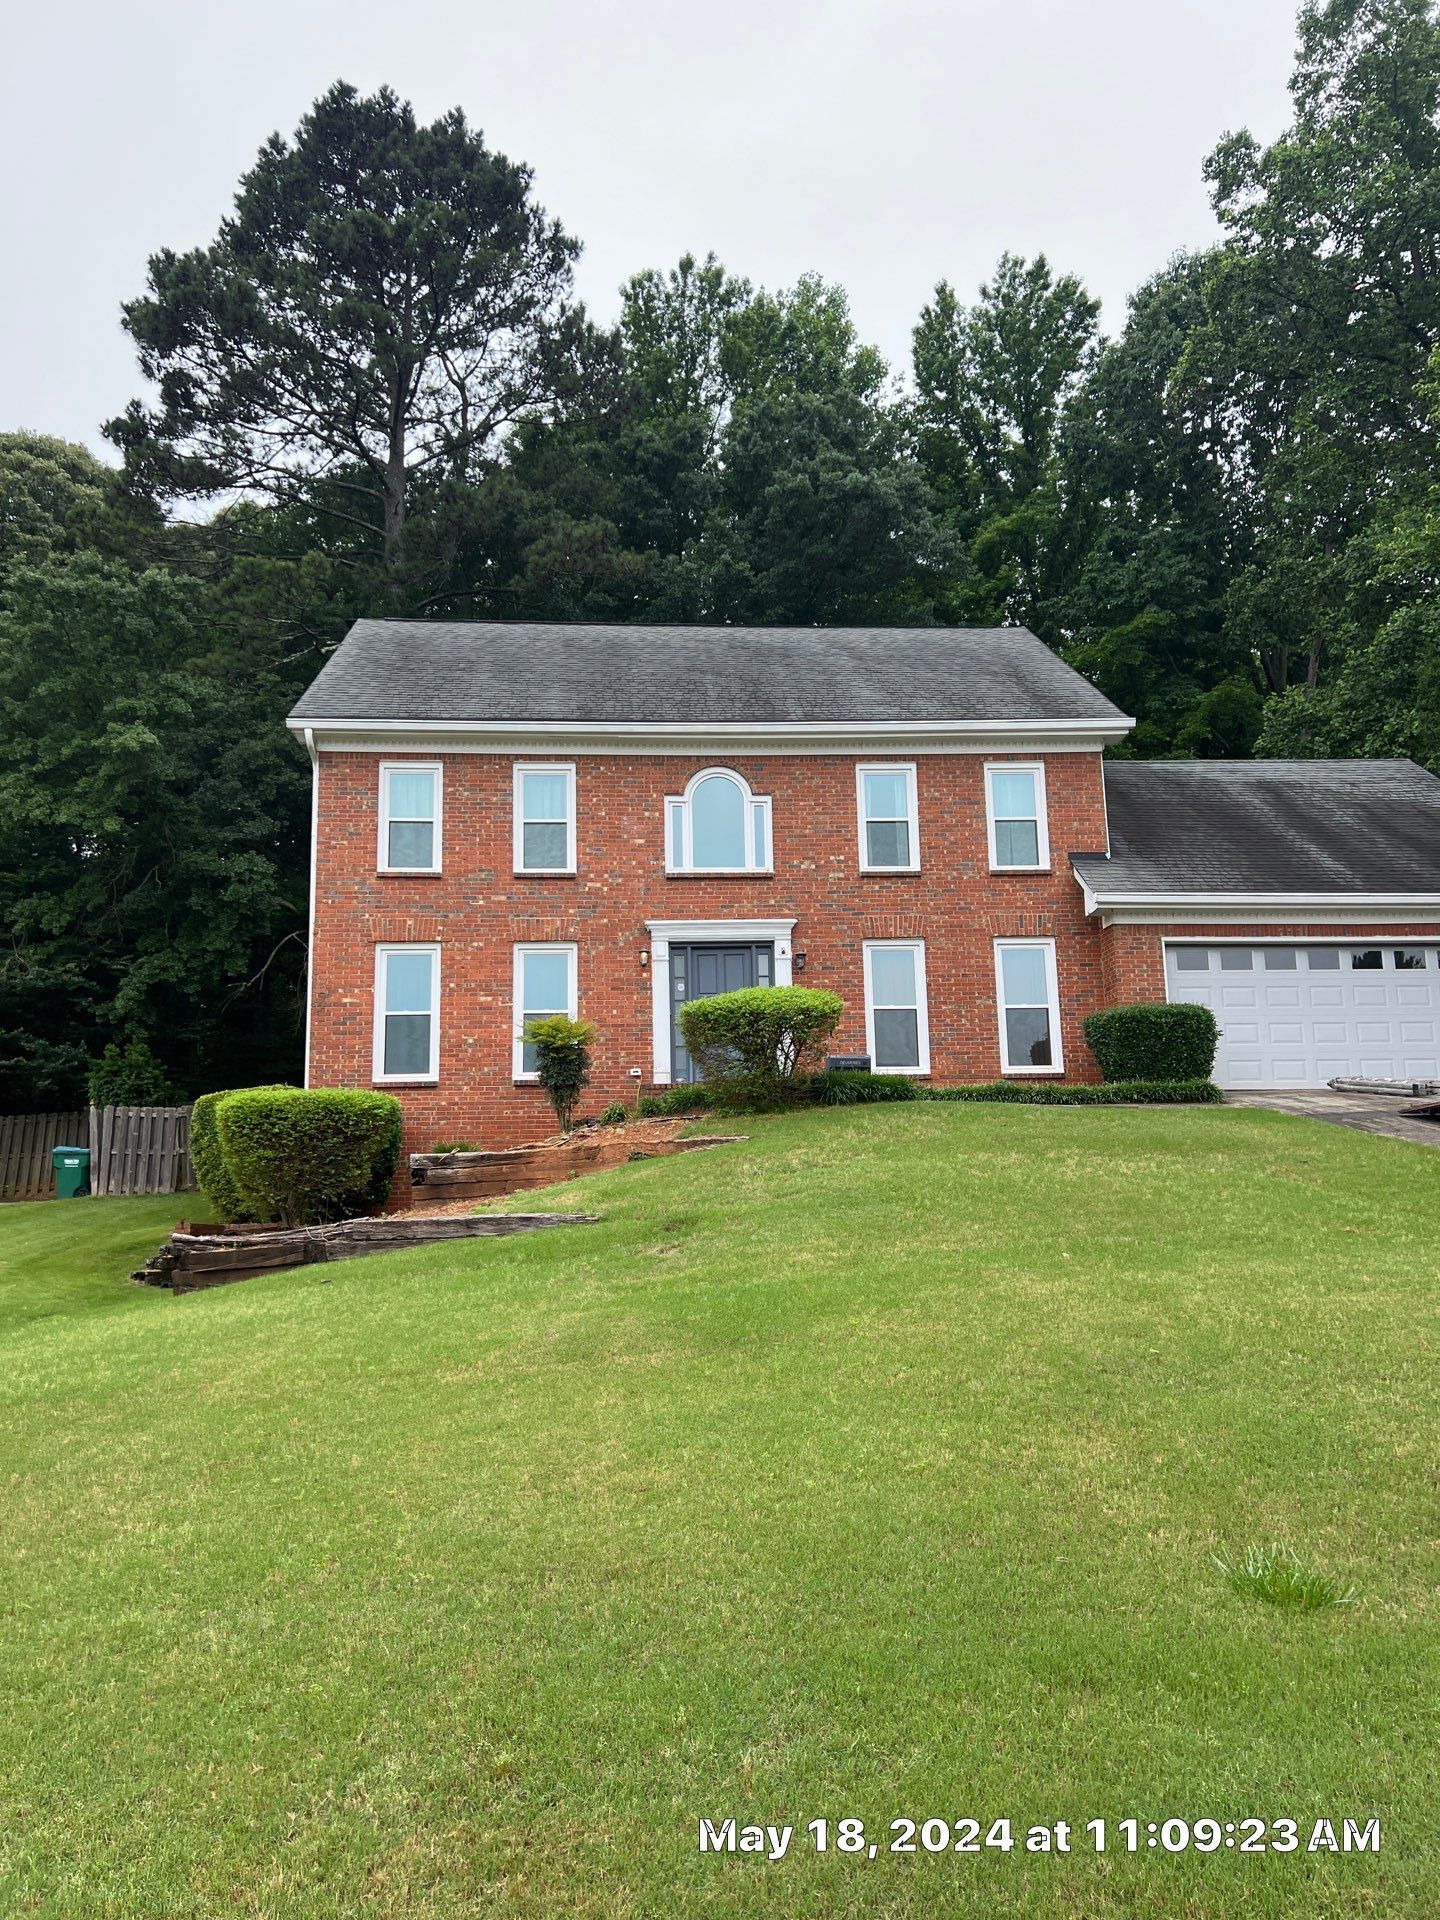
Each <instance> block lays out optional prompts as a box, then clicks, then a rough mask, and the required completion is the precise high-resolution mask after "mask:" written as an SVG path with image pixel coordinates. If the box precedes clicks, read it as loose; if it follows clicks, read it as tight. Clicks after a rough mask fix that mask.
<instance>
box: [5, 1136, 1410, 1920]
mask: <svg viewBox="0 0 1440 1920" xmlns="http://www.w3.org/2000/svg"><path fill="white" fill-rule="evenodd" d="M749 1126H750V1131H751V1140H750V1143H749V1144H748V1145H746V1146H741V1147H734V1148H724V1149H718V1150H716V1151H714V1152H711V1153H705V1154H695V1155H690V1156H684V1157H682V1158H678V1159H672V1160H668V1161H654V1162H650V1163H647V1164H644V1165H637V1166H630V1167H625V1168H622V1169H620V1170H619V1171H617V1172H613V1173H609V1174H603V1175H597V1176H595V1177H593V1178H591V1179H589V1180H587V1181H585V1182H583V1183H580V1184H577V1185H574V1186H571V1187H568V1188H566V1189H565V1190H564V1191H565V1203H566V1204H567V1205H570V1204H578V1203H581V1202H583V1203H584V1204H586V1205H589V1206H592V1207H593V1208H595V1209H596V1210H598V1211H600V1212H602V1213H603V1215H604V1220H603V1223H602V1224H601V1225H598V1226H595V1227H590V1228H583V1229H576V1230H573V1231H569V1230H567V1231H564V1232H555V1233H551V1234H542V1235H536V1236H534V1237H533V1238H528V1239H523V1240H505V1241H496V1242H494V1243H490V1244H482V1243H471V1244H468V1245H465V1246H463V1247H462V1246H450V1247H446V1248H440V1247H437V1248H428V1249H421V1250H417V1251H413V1252H409V1253H405V1254H394V1255H386V1256H382V1257H375V1258H369V1259H363V1260H354V1261H350V1262H348V1263H345V1264H343V1265H340V1266H336V1267H332V1268H309V1269H303V1270H298V1271H294V1272H291V1273H284V1274H277V1275H275V1276H273V1277H271V1278H267V1279H262V1280H252V1281H248V1282H246V1283H244V1284H242V1285H239V1286H235V1287H231V1288H225V1289H220V1290H218V1291H215V1292H210V1293H201V1294H196V1295H191V1296H189V1297H186V1298H184V1299H181V1300H172V1299H171V1298H170V1297H169V1296H168V1295H165V1294H159V1293H150V1292H148V1291H147V1292H142V1291H140V1290H138V1289H135V1288H132V1287H130V1286H129V1285H128V1284H127V1283H126V1280H125V1274H126V1271H127V1270H128V1268H129V1267H130V1266H131V1265H133V1264H134V1263H135V1261H136V1259H137V1258H138V1256H139V1255H140V1254H142V1253H143V1252H145V1251H147V1250H148V1249H149V1248H150V1247H151V1246H152V1245H153V1244H154V1243H155V1242H157V1241H158V1240H159V1238H160V1237H161V1236H162V1234H163V1232H164V1230H165V1229H166V1228H167V1227H168V1225H169V1224H170V1223H171V1221H172V1220H173V1218H174V1216H175V1214H176V1213H177V1212H178V1211H180V1204H179V1203H178V1202H177V1201H175V1200H169V1201H163V1200H161V1201H149V1200H147V1201H91V1202H71V1203H68V1204H58V1205H52V1206H45V1207H9V1208H4V1209H0V1395H3V1413H0V1446H3V1453H4V1457H3V1461H0V1472H3V1475H4V1486H5V1495H6V1504H5V1513H4V1528H3V1534H4V1540H3V1551H4V1567H3V1573H0V1608H3V1614H0V1619H3V1627H0V1676H3V1678H0V1685H3V1688H4V1694H5V1697H4V1700H3V1702H0V1913H4V1914H6V1915H9V1914H12V1913H14V1914H30V1913H36V1914H44V1915H46V1916H50V1915H55V1916H66V1917H67V1920H68V1917H70V1916H73V1917H74V1920H98V1917H100V1916H117V1920H119V1917H121V1916H123V1920H132V1916H155V1917H156V1920H162V1917H163V1920H187V1917H188V1916H206V1917H207V1920H208V1917H209V1916H215V1915H222V1914H223V1915H229V1914H244V1915H271V1916H275V1917H276V1920H291V1916H310V1915H317V1916H318V1915H324V1916H341V1915H353V1914H366V1915H377V1916H386V1920H389V1917H390V1916H397V1915H404V1916H413V1915H446V1916H451V1915H454V1916H458V1915H466V1916H471V1915H477V1916H489V1915H504V1916H508V1915H521V1916H526V1917H527V1920H531V1917H533V1920H546V1917H548V1916H552V1915H572V1914H575V1915H597V1916H599V1915H605V1916H610V1915H616V1916H627V1920H630V1917H633V1920H652V1916H653V1920H669V1917H670V1916H692V1915H693V1916H707V1917H708V1916H730V1915H760V1914H765V1915H783V1916H794V1915H807V1916H810V1915H813V1916H831V1915H850V1914H857V1915H858V1914H865V1915H887V1916H889V1915H906V1916H909V1915H914V1916H922V1915H923V1916H928V1915H932V1914H965V1915H975V1916H985V1917H986V1920H989V1917H990V1916H1007V1915H1017V1914H1024V1915H1039V1916H1047V1917H1050V1920H1068V1917H1069V1916H1083V1920H1103V1917H1105V1916H1111V1915H1114V1916H1125V1917H1126V1920H1134V1917H1136V1916H1149V1915H1156V1916H1160V1915H1163V1916H1172V1915H1173V1916H1184V1917H1185V1920H1194V1917H1195V1916H1204V1917H1205V1920H1230V1916H1235V1915H1244V1916H1248V1915H1259V1914H1264V1915H1271V1914H1293V1915H1296V1916H1301V1915H1303V1916H1306V1917H1307V1920H1309V1916H1324V1915H1339V1914H1345V1915H1356V1916H1367V1917H1369V1916H1375V1915H1385V1916H1389V1915H1414V1916H1417V1917H1418V1916H1421V1915H1425V1916H1429V1915H1432V1914H1433V1913H1434V1912H1435V1910H1436V1905H1437V1898H1440V1895H1437V1888H1440V1846H1437V1837H1440V1757H1437V1733H1440V1727H1437V1701H1440V1649H1437V1632H1436V1624H1437V1623H1436V1596H1437V1589H1440V1457H1437V1455H1440V1445H1437V1435H1440V1424H1437V1418H1436V1416H1437V1399H1440V1369H1437V1341H1436V1310H1435V1302H1436V1298H1437V1279H1440V1271H1437V1268H1440V1154H1435V1153H1432V1152H1428V1151H1427V1150H1426V1149H1424V1148H1419V1147H1407V1146H1404V1145H1401V1144H1397V1143H1393V1142H1388V1141H1383V1140H1376V1139H1372V1138H1369V1137H1367V1136H1364V1135H1361V1134H1358V1133H1353V1132H1347V1131H1343V1130H1341V1129H1339V1128H1327V1127H1322V1126H1319V1125H1313V1124H1310V1123H1306V1122H1301V1121H1295V1120H1290V1119H1287V1118H1284V1117H1282V1116H1280V1115H1277V1114H1271V1113H1264V1112H1259V1111H1223V1110H1216V1111H1199V1110H1194V1111H1187V1110H1173V1111H1154V1112H1136V1111H1123V1110H1121V1111H1065V1110H1039V1109H1037V1110H1025V1109H1006V1108H985V1107H941V1106H918V1107H895V1108H890V1109H880V1110H872V1111H870V1112H868V1113H867V1112H848V1113H827V1114H818V1113H817V1114H808V1115H803V1116H799V1117H794V1118H785V1119H771V1120H758V1121H753V1122H750V1123H749ZM516 1204H519V1205H533V1204H534V1200H533V1196H528V1195H527V1196H525V1197H524V1198H523V1200H520V1201H518V1202H517V1203H516ZM1269 1540H1284V1541H1287V1542H1289V1543H1290V1544H1291V1545H1292V1546H1293V1547H1294V1548H1295V1549H1296V1550H1297V1551H1299V1552H1300V1553H1301V1554H1302V1555H1304V1556H1305V1557H1306V1558H1307V1559H1309V1560H1312V1561H1314V1562H1317V1563H1318V1564H1319V1565H1320V1566H1321V1567H1323V1568H1324V1569H1326V1570H1328V1571H1330V1572H1332V1573H1335V1574H1337V1575H1339V1576H1340V1577H1341V1578H1342V1579H1343V1580H1345V1581H1353V1582H1354V1583H1355V1585H1356V1587H1357V1588H1358V1590H1359V1593H1360V1596H1361V1597H1360V1601H1359V1604H1358V1605H1356V1606H1353V1607H1349V1608H1343V1609H1336V1610H1331V1611H1326V1612H1319V1613H1313V1614H1307V1615H1289V1614H1282V1613H1279V1612H1277V1611H1276V1610H1274V1609H1273V1608H1269V1607H1266V1606H1264V1605H1263V1604H1261V1603H1259V1602H1256V1601H1254V1600H1251V1599H1245V1598H1242V1597H1240V1596H1239V1595H1237V1594H1235V1593H1234V1592H1232V1591H1231V1590H1230V1589H1229V1587H1227V1585H1226V1584H1225V1582H1224V1580H1223V1578H1222V1577H1221V1575H1220V1574H1219V1573H1218V1572H1217V1570H1216V1569H1215V1567H1214V1566H1213V1565H1212V1562H1211V1557H1210V1556H1211V1554H1212V1552H1214V1551H1222V1552H1223V1551H1229V1552H1231V1553H1239V1552H1243V1550H1244V1549H1245V1547H1246V1546H1247V1545H1249V1544H1251V1543H1253V1542H1262V1541H1269ZM1285 1814H1290V1815H1294V1816H1296V1817H1297V1818H1298V1819H1299V1820H1300V1821H1301V1822H1302V1831H1303V1833H1304V1834H1305V1836H1306V1837H1307V1838H1308V1835H1309V1831H1310V1825H1311V1822H1312V1821H1313V1819H1314V1818H1315V1817H1316V1816H1317V1815H1321V1814H1324V1815H1328V1816H1330V1817H1332V1818H1333V1819H1334V1820H1335V1822H1336V1826H1337V1832H1338V1830H1339V1822H1340V1820H1341V1818H1342V1817H1343V1816H1346V1815H1349V1816H1351V1817H1352V1818H1357V1819H1359V1818H1368V1817H1370V1816H1372V1815H1379V1816H1380V1818H1381V1819H1382V1821H1383V1834H1384V1839H1383V1844H1382V1848H1381V1852H1380V1854H1379V1856H1378V1857H1373V1856H1369V1855H1366V1856H1358V1857H1357V1856H1354V1855H1351V1856H1349V1857H1339V1858H1330V1857H1323V1856H1322V1857H1312V1856H1304V1855H1301V1856H1291V1857H1277V1856H1269V1857H1256V1858H1248V1857H1242V1856H1240V1855H1238V1854H1237V1853H1234V1852H1226V1851H1223V1850H1222V1851H1221V1852H1220V1853H1218V1854H1217V1855H1215V1856H1214V1857H1211V1858H1200V1857H1197V1856H1195V1855H1193V1854H1191V1855H1185V1856H1176V1857H1169V1856H1167V1855H1165V1854H1164V1853H1163V1852H1162V1851H1160V1850H1148V1849H1146V1848H1145V1847H1144V1845H1143V1824H1142V1830H1141V1831H1142V1848H1141V1851H1140V1853H1139V1854H1138V1855H1137V1856H1134V1857H1132V1856H1130V1855H1128V1854H1127V1853H1125V1852H1124V1851H1123V1850H1122V1849H1121V1847H1120V1843H1119V1841H1118V1836H1115V1835H1114V1834H1113V1829H1112V1850H1111V1851H1110V1852H1109V1853H1108V1854H1107V1855H1106V1856H1105V1857H1104V1858H1103V1859H1099V1860H1097V1859H1096V1858H1095V1857H1094V1856H1093V1855H1092V1854H1091V1853H1090V1851H1089V1850H1088V1845H1086V1844H1082V1842H1083V1835H1081V1833H1080V1828H1081V1826H1082V1824H1083V1823H1084V1822H1085V1821H1086V1820H1088V1819H1090V1818H1093V1817H1095V1816H1105V1817H1106V1818H1108V1819H1109V1820H1110V1821H1111V1822H1112V1823H1113V1822H1116V1821H1118V1820H1120V1819H1122V1818H1124V1817H1125V1816H1127V1815H1134V1816H1137V1817H1138V1818H1139V1819H1140V1820H1141V1822H1142V1823H1144V1822H1147V1821H1150V1820H1156V1821H1158V1820H1162V1819H1165V1818H1167V1817H1172V1816H1176V1817H1181V1818H1187V1819H1192V1820H1193V1819H1195V1818H1198V1817H1201V1816H1210V1817H1214V1818H1217V1819H1219V1820H1222V1821H1224V1820H1236V1821H1238V1820H1240V1819H1243V1818H1245V1817H1246V1816H1250V1815H1257V1816H1266V1817H1270V1818H1272V1819H1273V1818H1275V1817H1276V1816H1280V1815H1285ZM702 1815H705V1816H709V1817H712V1818H714V1819H716V1820H719V1819H722V1818H724V1817H726V1816H728V1815H735V1816H737V1817H738V1818H739V1819H740V1820H741V1822H742V1823H743V1822H746V1821H754V1822H776V1823H785V1822H794V1823H797V1824H802V1825H803V1823H804V1822H806V1821H808V1820H810V1819H812V1818H814V1817H816V1816H822V1815H823V1816H828V1817H829V1818H830V1819H831V1820H832V1821H836V1820H839V1819H840V1818H842V1817H845V1816H856V1817H860V1818H863V1819H864V1820H865V1821H866V1823H867V1835H868V1837H869V1838H871V1839H875V1840H878V1841H879V1842H880V1843H881V1845H882V1851H881V1852H880V1854H879V1856H878V1857H877V1858H876V1859H874V1860H870V1859H868V1858H866V1857H863V1856H861V1857H847V1856H843V1855H840V1854H838V1853H835V1852H833V1851H832V1852H830V1853H829V1854H827V1855H825V1856H824V1857H820V1858H817V1857H815V1856H814V1855H813V1854H812V1853H811V1852H810V1851H809V1847H808V1840H807V1839H806V1837H805V1836H803V1835H802V1836H799V1837H797V1839H796V1840H795V1842H794V1843H793V1844H792V1846H791V1849H790V1852H789V1854H788V1856H787V1857H786V1858H785V1859H783V1860H781V1861H780V1862H778V1863H777V1864H773V1865H772V1864H767V1863H766V1862H765V1861H764V1860H756V1859H750V1858H724V1859H717V1858H714V1857H711V1856H705V1857H701V1856H700V1855H699V1854H698V1852H697V1849H696V1823H697V1820H698V1819H699V1817H700V1816H702ZM963 1815H973V1816H974V1817H977V1818H979V1819H980V1820H981V1821H982V1823H983V1826H982V1832H983V1827H984V1826H988V1825H989V1823H990V1822H991V1821H993V1820H994V1819H995V1818H997V1817H998V1816H1008V1817H1009V1818H1010V1819H1011V1820H1012V1821H1013V1822H1014V1823H1015V1826H1016V1830H1017V1832H1018V1833H1019V1834H1020V1835H1021V1836H1022V1841H1023V1834H1024V1830H1025V1828H1026V1827H1028V1826H1029V1825H1030V1824H1031V1823H1038V1822H1040V1821H1051V1822H1053V1821H1055V1820H1059V1819H1065V1820H1069V1821H1071V1822H1072V1823H1074V1827H1075V1840H1074V1842H1073V1844H1074V1851H1072V1852H1071V1853H1069V1854H1068V1855H1060V1854H1053V1855H1050V1856H1039V1857H1033V1858H1031V1857H1027V1856H1026V1855H1025V1854H1024V1853H1023V1851H1021V1850H1020V1848H1018V1847H1017V1849H1016V1850H1015V1851H1014V1852H1011V1853H1009V1854H1006V1853H1003V1852H1001V1851H999V1850H991V1851H988V1852H982V1853H981V1854H979V1855H977V1856H973V1857H972V1856H967V1855H957V1854H955V1853H953V1852H951V1853H948V1854H946V1855H941V1856H934V1857H931V1856H928V1855H925V1854H924V1853H920V1854H917V1855H914V1856H909V1857H906V1856H896V1855H891V1854H889V1853H888V1852H886V1851H884V1850H883V1848H884V1846H885V1845H887V1844H888V1841H889V1837H890V1836H889V1831H888V1828H889V1822H890V1821H891V1820H893V1819H896V1818H898V1817H901V1816H909V1817H911V1818H913V1819H915V1820H917V1821H918V1820H920V1819H922V1818H925V1817H928V1816H938V1817H944V1818H947V1819H949V1820H951V1821H952V1822H953V1821H955V1820H956V1819H958V1818H959V1817H960V1816H963Z"/></svg>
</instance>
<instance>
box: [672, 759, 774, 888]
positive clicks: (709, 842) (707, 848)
mask: <svg viewBox="0 0 1440 1920" xmlns="http://www.w3.org/2000/svg"><path fill="white" fill-rule="evenodd" d="M665 864H666V866H667V868H668V869H669V871H670V872H671V873H756V872H760V873H764V872H767V871H768V870H769V867H770V802H769V800H768V798H766V797H765V796H763V795H759V794H754V793H752V792H751V791H750V788H749V786H748V785H747V783H746V782H745V781H744V780H743V779H742V778H741V776H740V775H739V774H738V773H732V772H731V771H730V769H729V768H728V767H707V768H706V769H705V770H704V772H703V773H697V774H696V775H695V778H694V779H693V780H692V781H691V782H690V784H689V786H688V787H686V789H685V791H684V793H683V794H678V795H676V796H675V797H674V798H672V799H669V800H667V801H666V802H665Z"/></svg>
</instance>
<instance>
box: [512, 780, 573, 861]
mask: <svg viewBox="0 0 1440 1920" xmlns="http://www.w3.org/2000/svg"><path fill="white" fill-rule="evenodd" d="M515 871H516V873H574V871H575V768H574V765H573V763H570V762H561V761H543V762H542V761H538V760H517V761H516V763H515Z"/></svg>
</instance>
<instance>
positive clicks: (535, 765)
mask: <svg viewBox="0 0 1440 1920" xmlns="http://www.w3.org/2000/svg"><path fill="white" fill-rule="evenodd" d="M527 773H545V774H556V773H558V774H560V775H561V776H562V777H563V779H564V781H565V804H566V808H567V817H566V821H565V865H564V866H563V867H527V866H526V865H525V809H524V804H523V801H522V798H521V795H522V792H523V782H524V778H525V775H526V774H527ZM510 812H511V828H510V834H511V853H512V855H513V857H514V862H515V871H516V873H517V874H525V875H527V876H528V877H530V878H532V879H537V880H543V879H545V878H546V877H547V876H551V877H554V878H558V879H564V878H565V877H566V876H567V875H573V874H574V872H575V839H576V793H575V762H574V761H573V760H517V761H516V762H515V767H514V771H513V773H512V775H511V779H510ZM537 824H544V825H547V826H548V825H553V824H554V823H553V822H551V821H546V822H543V823H541V822H537Z"/></svg>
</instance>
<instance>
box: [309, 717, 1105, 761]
mask: <svg viewBox="0 0 1440 1920" xmlns="http://www.w3.org/2000/svg"><path fill="white" fill-rule="evenodd" d="M285 724H286V726H287V727H289V729H290V731H291V732H292V733H296V734H300V733H303V731H304V729H305V728H306V727H309V728H310V729H311V730H312V732H313V733H314V734H315V737H316V741H317V743H318V744H319V745H320V746H321V747H322V748H324V747H325V746H327V745H332V746H334V747H336V748H338V749H340V750H343V751H344V752H347V753H354V752H362V753H363V752H386V751H393V749H394V747H395V746H396V745H397V744H399V743H401V742H403V741H406V740H413V741H415V742H416V743H417V744H419V745H421V746H428V747H429V748H430V749H431V750H432V751H433V750H434V748H435V747H436V745H437V744H440V743H441V742H443V743H444V744H445V746H446V748H447V750H451V751H454V752H457V753H462V752H469V751H474V752H480V753H496V752H505V751H507V750H511V751H513V750H514V749H515V748H516V747H517V746H518V747H520V748H521V749H522V750H523V748H524V747H526V746H527V745H529V744H532V743H533V744H534V745H535V746H537V747H539V748H540V749H541V750H542V752H543V749H544V748H545V747H546V746H548V747H549V748H550V749H551V751H552V752H553V751H554V749H555V748H556V747H557V746H563V747H564V748H565V749H566V750H571V749H573V750H574V751H576V752H587V751H588V752H596V753H600V752H614V751H616V750H617V748H622V749H625V750H628V751H631V752H636V753H671V752H675V751H680V752H684V753H696V752H700V751H703V750H705V749H706V747H707V746H710V745H713V746H714V747H715V748H716V750H717V751H719V752H722V753H736V752H744V751H746V749H747V747H750V746H753V749H754V751H755V752H757V753H777V752H792V753H823V752H825V751H827V750H828V749H830V748H833V749H834V750H836V751H839V752H843V751H846V750H853V749H854V748H855V747H856V746H857V745H859V746H862V747H863V745H864V744H865V743H866V742H873V743H875V744H876V746H877V747H878V746H885V747H890V748H895V747H907V748H911V749H915V748H927V749H930V750H933V751H937V752H943V751H950V752H959V753H983V752H985V751H986V750H992V751H993V750H995V749H1003V748H1006V747H1018V748H1019V749H1020V750H1022V751H1025V750H1027V749H1028V750H1029V751H1030V752H1032V753H1038V752H1042V751H1044V752H1051V753H1066V752H1073V753H1095V752H1098V751H1099V750H1100V748H1101V747H1106V746H1113V745H1115V743H1116V742H1117V741H1120V740H1123V739H1124V738H1125V736H1126V734H1128V733H1129V732H1130V730H1131V729H1132V728H1133V727H1134V725H1135V722H1134V720H1132V719H1131V718H1129V716H1128V715H1125V714H1120V715H1118V716H1117V717H1116V718H1115V719H1114V720H1098V719H1097V720H1041V719H1035V720H785V721H772V722H752V721H714V720H706V721H695V722H679V721H647V720H613V721H612V720H604V721H587V720H513V719H507V720H376V719H367V718H365V717H364V716H346V717H340V716H326V717H325V718H314V717H310V718H304V719H290V720H287V721H286V723H285ZM452 743H453V745H452ZM467 743H469V744H468V745H467Z"/></svg>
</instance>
